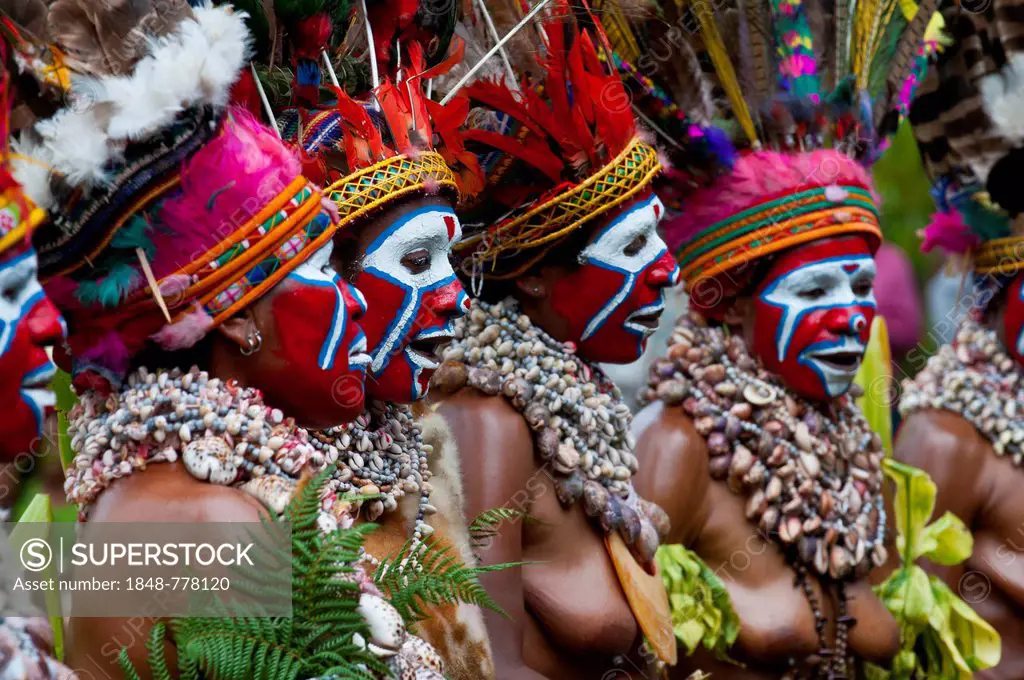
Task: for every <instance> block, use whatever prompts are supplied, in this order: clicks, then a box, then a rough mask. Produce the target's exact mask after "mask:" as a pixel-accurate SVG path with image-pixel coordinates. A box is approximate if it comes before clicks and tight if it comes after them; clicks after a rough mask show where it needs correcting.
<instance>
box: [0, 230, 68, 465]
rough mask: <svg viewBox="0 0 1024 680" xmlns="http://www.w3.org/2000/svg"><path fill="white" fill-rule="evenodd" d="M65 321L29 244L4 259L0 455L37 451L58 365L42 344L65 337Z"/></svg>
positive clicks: (0, 305) (0, 281)
mask: <svg viewBox="0 0 1024 680" xmlns="http://www.w3.org/2000/svg"><path fill="white" fill-rule="evenodd" d="M64 334H65V330H64V322H63V320H62V319H61V317H60V314H59V313H58V312H57V308H56V307H54V306H53V304H52V303H51V302H50V301H49V300H48V299H47V298H46V296H45V295H44V294H43V289H42V287H41V286H40V285H39V281H38V280H37V279H36V253H35V251H34V250H32V249H31V248H27V249H24V250H21V251H19V252H18V253H17V254H8V255H7V257H6V259H5V260H3V261H2V262H0V404H3V405H4V413H3V416H2V417H0V460H11V459H14V458H16V457H17V456H19V455H20V454H23V453H26V454H30V455H37V454H38V453H39V451H38V441H37V440H38V438H39V436H40V432H41V430H42V426H43V418H44V417H45V415H46V413H47V412H48V411H49V409H51V408H52V407H53V403H54V399H53V393H52V392H51V391H50V390H49V387H48V385H49V383H50V379H51V378H52V377H53V373H54V367H53V364H52V363H51V362H50V359H49V357H48V356H47V354H46V350H45V349H44V348H45V347H46V346H48V345H53V344H54V343H56V342H59V341H60V339H61V338H62V337H64Z"/></svg>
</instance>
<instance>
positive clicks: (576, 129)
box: [460, 2, 637, 187]
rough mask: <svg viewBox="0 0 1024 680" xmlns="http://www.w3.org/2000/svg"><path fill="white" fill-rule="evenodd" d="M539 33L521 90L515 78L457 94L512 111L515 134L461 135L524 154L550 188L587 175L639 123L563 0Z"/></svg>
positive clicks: (614, 77) (614, 152)
mask: <svg viewBox="0 0 1024 680" xmlns="http://www.w3.org/2000/svg"><path fill="white" fill-rule="evenodd" d="M543 33H544V35H545V36H546V37H547V45H546V54H545V55H544V56H543V57H541V58H540V59H539V64H540V67H541V69H542V73H543V81H542V82H541V83H539V84H537V85H536V86H535V87H529V86H528V87H525V88H524V89H522V90H521V91H519V90H517V89H514V88H516V84H514V83H508V82H507V81H501V82H495V81H487V80H484V81H479V82H476V83H473V84H471V85H469V86H467V87H466V88H465V90H463V91H462V92H461V93H460V96H461V97H465V98H467V99H468V100H469V101H470V102H471V103H472V104H473V105H475V106H483V107H486V108H487V109H489V110H491V111H494V112H497V113H499V114H503V115H507V116H509V117H511V118H512V119H514V120H515V121H516V122H517V123H519V124H520V125H521V126H522V132H523V134H520V135H519V136H518V138H513V137H511V136H509V135H507V134H502V133H500V132H496V131H492V130H484V129H473V130H469V131H467V133H466V139H467V140H469V141H470V142H472V143H474V144H476V145H480V146H482V147H489V148H491V149H493V150H497V151H500V152H502V153H504V154H507V155H508V156H511V157H513V158H515V159H517V160H519V161H522V162H523V163H525V164H526V165H527V166H529V167H530V168H532V169H533V170H535V171H539V172H540V173H542V175H543V176H544V177H546V178H547V180H548V182H549V186H551V187H554V186H556V185H558V184H561V183H562V182H579V181H581V180H583V179H585V178H586V177H588V176H590V175H591V174H592V173H593V172H595V171H596V170H597V169H599V168H601V167H602V166H604V165H605V164H607V163H608V162H609V161H610V160H611V159H613V158H614V157H615V156H616V155H617V154H618V153H619V152H620V151H622V150H623V149H624V148H626V146H627V145H628V144H629V143H630V141H632V139H633V138H634V137H635V136H636V134H637V129H636V122H635V119H634V117H633V111H632V109H631V108H630V98H629V95H628V94H627V93H626V91H625V88H624V87H623V86H622V83H621V81H620V79H619V77H618V75H617V74H614V73H609V72H608V70H607V69H606V68H605V66H604V64H603V63H602V61H601V59H600V58H599V56H598V50H597V47H596V46H595V44H594V40H593V38H592V36H591V34H590V32H589V31H587V30H580V29H579V27H578V26H577V25H576V23H575V21H573V20H572V18H571V15H570V14H569V13H568V4H567V3H566V2H558V3H556V9H555V10H554V16H553V17H551V18H549V19H548V20H546V21H545V22H544V24H543Z"/></svg>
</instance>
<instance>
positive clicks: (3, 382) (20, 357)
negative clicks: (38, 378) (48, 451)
mask: <svg viewBox="0 0 1024 680" xmlns="http://www.w3.org/2000/svg"><path fill="white" fill-rule="evenodd" d="M48 363H49V359H48V357H47V356H46V352H45V351H44V350H43V349H42V348H41V347H39V346H37V345H35V344H34V343H33V342H32V338H31V333H30V332H29V329H28V323H27V319H26V318H22V319H21V321H20V323H19V324H18V326H17V327H16V329H15V335H14V338H13V340H12V342H11V344H10V346H9V347H8V350H7V352H5V353H4V354H3V355H2V356H0V403H2V404H4V405H5V407H4V413H3V416H2V417H0V462H6V461H10V460H13V459H15V458H16V457H17V456H19V455H21V454H31V455H35V454H37V453H38V451H37V450H36V448H37V444H38V442H37V439H38V437H39V434H40V424H41V423H40V422H39V420H38V418H37V416H36V412H35V411H34V409H33V408H32V407H31V406H30V405H29V404H28V402H27V401H26V400H25V396H24V395H23V394H22V391H21V385H22V381H23V380H24V379H25V376H26V375H28V374H29V373H31V372H33V371H35V370H38V369H40V368H42V367H43V366H46V365H47V364H48Z"/></svg>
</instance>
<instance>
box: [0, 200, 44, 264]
mask: <svg viewBox="0 0 1024 680" xmlns="http://www.w3.org/2000/svg"><path fill="white" fill-rule="evenodd" d="M45 219H46V212H45V211H44V210H43V209H42V208H38V207H36V206H35V204H33V203H32V201H30V200H29V199H28V197H27V196H25V194H24V193H22V191H21V188H20V187H17V186H10V187H8V188H7V189H5V190H4V192H3V193H2V194H0V258H2V257H3V255H4V253H5V252H7V249H8V248H11V247H13V246H14V245H15V244H18V243H22V242H24V241H25V239H27V238H28V237H29V236H31V234H32V231H33V230H34V229H35V228H36V227H37V226H39V224H40V223H42V221H43V220H45Z"/></svg>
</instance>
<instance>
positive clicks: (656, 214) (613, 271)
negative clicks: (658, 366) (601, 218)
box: [552, 194, 679, 364]
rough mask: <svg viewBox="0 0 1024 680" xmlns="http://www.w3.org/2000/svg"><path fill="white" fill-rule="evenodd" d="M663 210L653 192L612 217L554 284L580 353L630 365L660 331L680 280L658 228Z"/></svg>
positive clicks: (556, 301)
mask: <svg viewBox="0 0 1024 680" xmlns="http://www.w3.org/2000/svg"><path fill="white" fill-rule="evenodd" d="M663 211H664V209H663V207H662V205H661V201H659V200H658V198H657V197H656V196H654V195H653V194H652V195H650V197H649V198H647V199H645V200H642V201H639V202H637V203H634V204H633V205H631V206H630V207H629V208H628V209H627V210H625V211H623V212H621V213H619V214H618V215H616V216H615V217H613V218H612V219H611V220H610V221H609V222H608V224H606V225H605V226H604V227H603V228H602V229H601V230H600V231H599V232H598V233H597V235H596V236H595V238H594V239H593V240H592V241H591V242H590V243H589V244H588V245H587V247H586V248H584V249H583V250H582V251H581V252H580V256H579V261H580V263H581V266H580V267H579V268H578V269H576V270H575V271H573V272H572V273H570V274H567V275H566V276H563V277H562V278H561V279H560V280H559V281H558V282H557V283H556V284H555V286H554V290H553V291H552V293H553V301H552V307H553V308H554V310H555V311H556V312H557V313H558V314H560V315H561V316H562V317H564V318H565V319H566V320H567V321H568V323H569V329H570V330H569V337H568V338H567V339H568V340H571V341H572V342H575V343H576V345H577V347H578V349H577V351H578V353H579V354H580V356H582V357H584V358H586V359H588V360H590V361H600V362H606V363H617V364H627V363H631V362H633V361H636V360H637V359H638V358H639V357H640V355H641V354H643V351H644V348H645V347H646V345H647V340H648V338H650V336H651V335H653V334H654V331H655V330H657V328H658V322H659V320H660V318H661V314H662V312H663V311H664V309H665V290H666V288H668V287H669V286H673V285H675V284H676V283H677V282H678V280H679V267H678V266H677V265H676V263H675V260H673V259H672V256H671V255H669V253H668V250H667V249H666V247H665V243H664V242H663V241H662V240H661V238H660V237H659V236H658V233H657V230H656V229H657V226H658V222H659V220H660V219H661V216H662V213H663Z"/></svg>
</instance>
